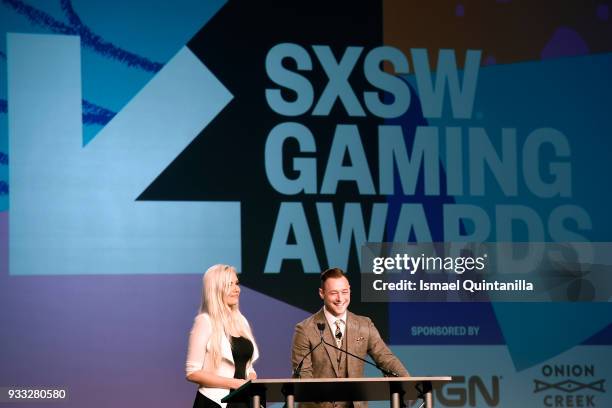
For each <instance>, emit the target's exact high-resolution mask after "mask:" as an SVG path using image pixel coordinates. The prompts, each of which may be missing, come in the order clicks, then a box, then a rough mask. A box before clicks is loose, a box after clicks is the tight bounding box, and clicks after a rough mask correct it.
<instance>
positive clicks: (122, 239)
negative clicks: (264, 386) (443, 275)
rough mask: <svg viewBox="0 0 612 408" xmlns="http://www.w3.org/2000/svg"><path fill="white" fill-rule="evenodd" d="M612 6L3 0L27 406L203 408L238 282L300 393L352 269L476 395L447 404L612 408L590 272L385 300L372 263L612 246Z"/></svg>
mask: <svg viewBox="0 0 612 408" xmlns="http://www.w3.org/2000/svg"><path fill="white" fill-rule="evenodd" d="M610 7H611V6H610V4H609V2H607V1H581V2H557V1H538V2H526V1H514V0H504V1H502V0H498V1H493V0H489V1H442V2H429V1H401V0H388V1H367V2H352V1H346V2H345V1H304V2H287V1H271V2H258V1H241V2H240V1H229V2H226V1H217V0H207V1H196V0H175V1H164V0H147V1H144V0H134V1H129V2H121V1H115V0H112V1H91V0H73V1H71V0H53V1H35V0H4V1H2V2H0V30H1V31H2V41H0V77H1V80H0V211H1V212H0V328H1V329H0V388H1V387H30V388H32V387H35V388H39V387H44V388H49V387H52V388H62V389H65V390H67V393H68V399H67V400H66V401H61V402H56V403H54V402H48V403H47V406H57V407H82V406H89V407H107V406H114V407H137V406H147V407H170V406H172V407H179V406H190V404H191V403H192V400H193V397H194V394H195V392H196V387H195V386H194V385H193V384H190V383H187V382H186V381H185V379H184V360H185V352H186V342H187V336H188V332H189V329H190V327H191V324H192V321H193V318H194V316H195V314H196V311H197V308H198V306H199V301H200V291H201V276H202V273H203V272H204V271H205V270H206V269H207V268H208V267H209V266H210V265H212V264H215V263H228V264H232V265H236V267H237V269H238V270H239V271H240V280H241V282H242V284H243V292H242V298H241V308H242V311H243V313H244V314H245V315H246V316H247V317H248V319H249V320H250V321H251V323H252V326H253V329H254V333H255V336H256V339H257V342H258V344H259V346H260V349H261V359H260V361H259V362H258V363H257V365H256V368H257V370H258V373H259V376H260V377H263V378H278V377H288V376H289V375H290V372H291V369H290V362H289V356H290V343H291V336H292V333H293V327H294V325H295V324H296V323H297V322H299V321H300V320H302V319H303V318H305V317H306V316H308V315H309V314H311V313H313V312H315V311H317V310H318V309H319V308H320V307H321V301H320V299H319V298H318V295H317V288H318V285H319V281H318V273H319V272H320V271H321V270H322V269H326V268H327V267H329V266H338V267H340V268H343V269H345V270H346V271H347V272H348V275H349V277H350V280H351V284H352V303H351V307H350V309H351V310H352V311H354V312H357V313H361V314H367V315H369V316H370V317H372V319H373V320H374V321H375V323H376V325H377V326H378V327H379V329H380V330H381V333H382V334H383V336H384V338H385V339H386V340H387V341H388V342H389V344H390V345H391V346H392V348H393V350H394V351H395V352H396V353H397V354H398V355H399V356H400V357H401V358H402V360H403V362H404V363H405V365H406V366H407V367H408V369H409V370H410V371H411V373H412V374H414V375H452V376H453V377H454V378H455V380H454V382H453V384H451V385H449V386H447V387H446V388H445V389H444V390H443V391H441V392H439V393H437V394H436V399H437V403H439V404H440V406H449V407H450V406H452V407H457V406H470V407H473V406H478V407H490V406H491V407H492V406H503V407H516V406H529V407H552V406H554V407H565V406H597V407H607V406H610V405H611V403H612V397H611V396H610V394H609V393H608V387H609V380H610V379H611V378H612V372H611V370H612V368H611V367H612V349H611V348H610V345H612V326H611V325H610V323H611V320H612V318H611V316H612V313H611V312H612V308H611V307H610V304H609V303H607V302H588V301H580V302H573V301H572V300H589V299H588V298H587V299H582V298H580V299H576V298H575V296H574V295H575V293H574V292H572V290H570V287H571V288H574V289H575V287H576V282H577V281H578V284H579V285H581V286H580V287H582V288H587V289H589V290H590V291H591V293H592V292H593V291H596V292H597V294H598V296H599V298H601V296H603V297H604V298H606V299H609V298H610V296H611V295H612V293H605V291H606V290H609V286H606V285H600V284H598V282H590V281H589V279H588V277H587V278H585V277H584V274H580V273H579V272H581V271H577V273H578V274H577V275H576V276H577V277H576V279H568V280H567V281H566V282H564V284H563V285H565V286H562V287H561V288H560V290H557V291H556V292H555V295H554V296H552V297H551V300H552V301H551V302H546V303H490V302H478V303H467V302H457V301H452V300H453V299H449V300H448V301H446V302H427V303H414V302H413V303H400V302H391V303H373V302H365V301H362V299H361V288H360V280H359V272H360V271H359V254H360V250H361V246H362V245H363V244H364V243H366V242H383V241H389V242H442V241H446V242H459V241H467V242H561V243H563V242H597V243H599V242H604V243H605V242H609V241H612V233H611V231H612V218H611V217H610V215H609V209H610V207H611V205H612V196H611V193H610V191H611V189H610V186H611V184H610V173H611V170H612V166H611V165H610V152H611V151H612V142H611V141H610V137H611V135H612V122H611V121H610V119H609V116H610V111H611V108H612V96H611V95H612V75H611V73H612V41H611V40H610V39H611V38H612V16H611V15H610V12H611V10H610ZM572 285H573V286H572ZM558 289H559V288H558ZM602 291H604V293H603V294H602ZM587 292H588V291H587ZM587 297H588V296H587ZM455 300H457V299H455ZM368 374H369V375H374V376H377V375H379V374H378V373H376V372H375V371H368ZM579 404H583V405H579ZM0 405H1V403H0ZM19 406H23V407H27V406H39V403H37V402H31V403H30V402H21V403H20V404H19Z"/></svg>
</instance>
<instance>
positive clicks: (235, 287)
mask: <svg viewBox="0 0 612 408" xmlns="http://www.w3.org/2000/svg"><path fill="white" fill-rule="evenodd" d="M238 298H240V283H239V282H238V276H236V274H235V273H234V272H232V279H231V281H230V284H229V289H228V290H227V291H226V292H225V293H224V294H223V303H225V304H226V305H227V306H235V305H237V304H238Z"/></svg>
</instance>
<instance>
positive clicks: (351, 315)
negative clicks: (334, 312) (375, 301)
mask: <svg viewBox="0 0 612 408" xmlns="http://www.w3.org/2000/svg"><path fill="white" fill-rule="evenodd" d="M351 319H353V320H354V321H356V322H360V323H368V324H369V323H370V322H371V321H372V319H370V318H369V317H367V316H362V315H358V314H356V313H353V312H348V314H347V320H351Z"/></svg>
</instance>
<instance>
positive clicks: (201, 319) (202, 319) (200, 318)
mask: <svg viewBox="0 0 612 408" xmlns="http://www.w3.org/2000/svg"><path fill="white" fill-rule="evenodd" d="M194 325H196V326H207V327H209V326H210V325H211V323H210V316H209V314H208V313H200V314H198V315H197V316H196V317H195V319H194Z"/></svg>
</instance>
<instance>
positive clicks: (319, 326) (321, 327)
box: [317, 323, 325, 331]
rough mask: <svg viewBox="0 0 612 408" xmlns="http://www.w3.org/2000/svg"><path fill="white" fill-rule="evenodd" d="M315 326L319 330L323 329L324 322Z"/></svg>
mask: <svg viewBox="0 0 612 408" xmlns="http://www.w3.org/2000/svg"><path fill="white" fill-rule="evenodd" d="M317 328H318V329H319V331H323V330H325V323H317Z"/></svg>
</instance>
